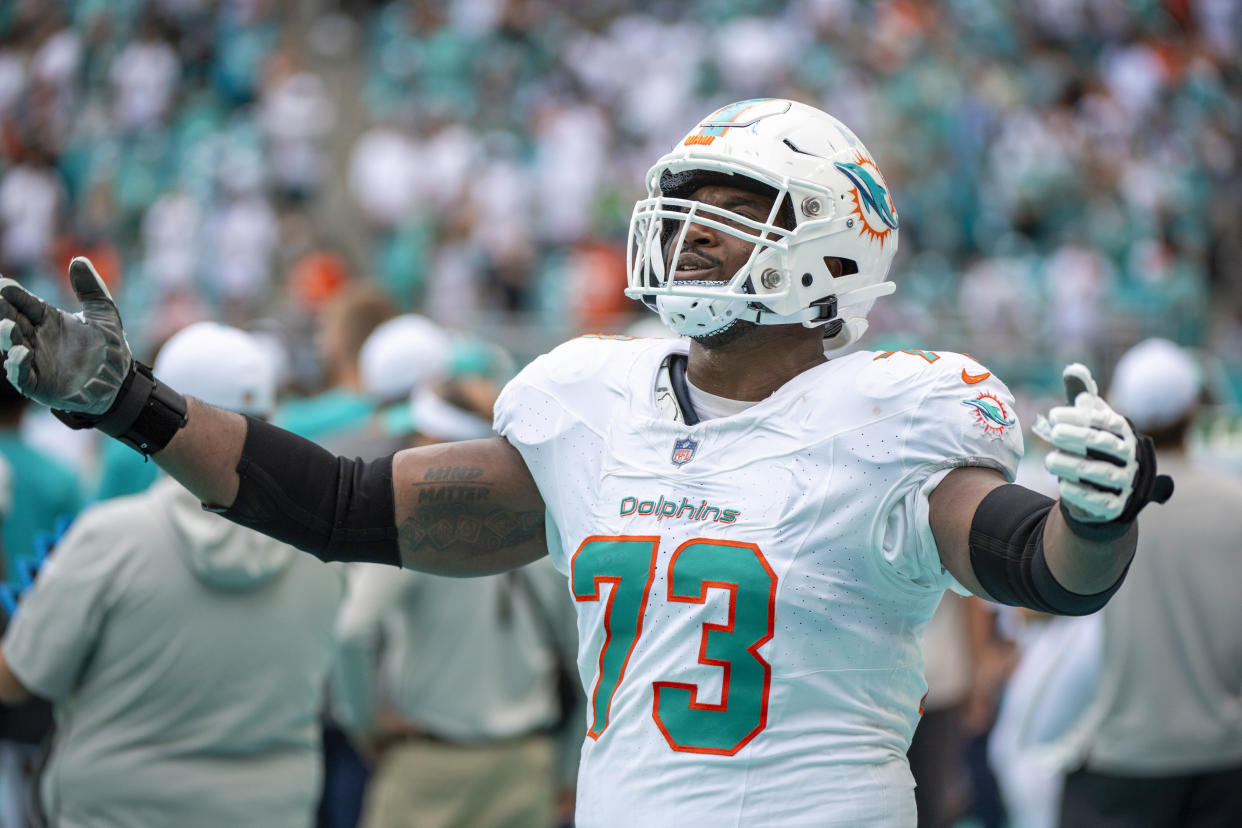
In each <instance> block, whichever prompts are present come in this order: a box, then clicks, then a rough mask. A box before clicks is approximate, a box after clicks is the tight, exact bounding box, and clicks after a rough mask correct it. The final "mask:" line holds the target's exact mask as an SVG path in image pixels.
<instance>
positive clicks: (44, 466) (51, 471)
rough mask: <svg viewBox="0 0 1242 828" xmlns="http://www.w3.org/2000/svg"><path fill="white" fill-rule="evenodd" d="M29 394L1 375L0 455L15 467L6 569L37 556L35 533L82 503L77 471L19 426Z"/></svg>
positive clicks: (59, 523)
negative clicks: (40, 446) (29, 440)
mask: <svg viewBox="0 0 1242 828" xmlns="http://www.w3.org/2000/svg"><path fill="white" fill-rule="evenodd" d="M26 402H27V401H26V398H25V397H23V396H22V395H21V394H19V393H18V392H17V390H16V389H15V388H13V386H12V385H10V384H9V381H8V380H6V379H4V378H3V377H2V376H0V456H2V457H3V458H4V459H5V460H6V461H8V464H9V466H10V467H11V471H12V481H11V482H12V495H13V496H12V504H11V508H10V509H9V513H8V516H7V517H6V518H5V520H4V530H3V532H4V534H3V537H4V572H3V573H2V574H0V580H4V579H7V578H8V577H10V576H11V575H12V574H13V573H14V572H15V571H16V570H15V567H14V565H15V563H16V561H17V559H18V558H19V557H22V556H27V555H33V554H34V552H35V541H36V538H37V537H38V536H39V535H40V534H43V533H47V534H49V535H51V534H53V533H55V532H57V531H59V528H61V527H63V525H64V523H65V521H67V520H71V519H72V518H73V517H74V516H75V515H77V513H78V510H79V509H81V508H82V486H81V482H80V481H79V480H78V476H77V474H76V473H74V472H73V470H71V469H70V468H69V467H67V466H65V465H64V464H63V463H61V462H60V461H59V460H57V459H56V458H54V457H51V456H49V455H47V454H45V453H44V452H42V451H39V450H38V449H36V448H34V447H33V446H31V445H30V444H29V443H27V442H26V441H25V440H23V439H22V436H21V433H20V431H19V427H20V425H21V420H22V414H23V412H24V411H25V408H26Z"/></svg>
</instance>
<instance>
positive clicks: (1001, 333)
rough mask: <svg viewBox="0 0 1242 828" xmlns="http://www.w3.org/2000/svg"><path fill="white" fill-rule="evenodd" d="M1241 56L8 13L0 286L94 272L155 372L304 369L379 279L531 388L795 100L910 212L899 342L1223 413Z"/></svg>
mask: <svg viewBox="0 0 1242 828" xmlns="http://www.w3.org/2000/svg"><path fill="white" fill-rule="evenodd" d="M640 7H641V11H640V10H639V8H640ZM1239 33H1242V3H1239V2H1238V0H1145V2H1123V0H1034V1H1033V2H1022V3H1018V2H1003V3H992V2H980V0H952V1H951V2H921V1H920V0H894V1H892V2H877V3H871V2H866V3H864V2H859V0H794V1H793V2H787V3H786V2H781V3H777V2H770V0H694V1H693V2H680V1H679V2H671V1H659V2H649V3H643V4H633V3H623V2H620V0H584V1H583V2H575V3H558V2H551V1H550V0H470V1H469V2H452V1H451V0H403V2H373V1H371V0H338V2H333V0H318V2H316V1H315V0H305V1H304V2H303V1H302V0H127V2H100V0H15V2H11V3H6V4H4V6H3V7H2V9H0V227H2V228H3V231H2V234H0V271H3V272H4V273H6V274H8V275H12V276H16V277H18V278H21V279H24V280H28V281H30V282H32V283H33V284H32V287H34V288H35V289H36V290H39V289H43V290H47V289H48V288H49V287H55V288H57V289H59V290H61V291H62V295H63V289H64V287H63V277H62V275H61V274H62V273H63V271H64V267H65V263H66V261H67V259H68V257H69V256H70V254H72V253H88V254H91V255H93V256H94V257H95V261H96V262H97V263H98V264H99V265H100V267H101V270H102V271H104V274H105V278H107V279H108V280H109V281H110V283H111V284H112V286H113V288H114V292H115V293H117V295H118V298H119V300H120V303H121V306H122V310H123V312H124V313H125V314H126V316H125V318H126V320H127V325H128V330H129V331H130V334H131V339H132V340H133V341H134V345H135V348H136V350H137V351H138V352H139V353H140V354H142V353H143V352H144V350H146V349H152V348H154V347H155V346H156V345H158V343H159V342H160V341H162V340H163V339H164V338H166V337H167V336H168V335H169V334H170V333H171V332H172V331H174V330H176V329H178V328H179V327H181V326H183V325H184V324H185V323H186V322H188V321H193V320H194V319H198V318H206V317H210V318H216V319H222V320H226V321H229V322H231V323H233V324H239V325H243V326H249V325H251V324H252V323H253V322H254V321H255V320H256V319H260V318H274V319H276V320H278V321H279V322H280V324H281V325H282V326H283V328H284V329H285V330H286V331H288V332H289V335H290V336H291V337H293V338H294V340H295V341H299V340H298V339H297V337H298V336H299V334H301V335H304V334H305V332H306V331H307V330H309V326H308V325H307V324H306V317H308V316H313V315H314V314H315V313H316V311H317V308H318V306H319V305H320V304H321V303H322V302H323V300H324V299H325V298H327V297H330V296H334V295H336V293H337V291H339V290H340V289H341V287H342V286H343V285H344V284H345V283H347V282H349V281H351V280H354V279H358V278H362V277H367V278H373V279H375V280H376V281H378V282H379V283H380V284H381V285H382V286H384V288H385V289H387V290H388V291H389V292H390V293H391V295H393V296H394V297H395V299H396V300H397V301H398V302H399V303H401V305H402V309H403V310H416V311H420V312H424V313H427V314H428V315H430V316H432V317H433V318H436V319H437V320H438V321H440V322H442V323H443V324H446V325H449V326H454V327H464V328H470V327H474V328H476V329H487V330H489V331H492V332H494V334H495V335H496V336H498V337H504V338H506V340H507V341H506V342H505V343H504V344H506V345H509V346H511V347H513V348H515V349H516V351H517V353H518V354H519V356H528V355H533V354H534V353H538V352H540V351H542V350H543V349H544V348H545V347H547V346H548V345H549V344H551V343H552V342H555V341H557V340H559V339H561V338H564V337H565V336H572V335H574V334H576V333H578V332H580V331H581V330H584V329H585V330H595V331H599V330H602V329H607V328H617V329H620V328H622V327H624V326H625V324H627V323H628V321H629V320H630V318H631V317H632V315H633V314H635V313H637V310H636V309H637V305H635V304H634V303H630V302H628V301H627V300H625V299H623V298H622V297H621V296H620V293H619V287H620V286H621V284H622V282H623V279H624V264H623V261H624V238H625V230H626V226H627V220H628V213H629V208H630V205H631V204H632V201H633V199H634V198H635V197H636V196H638V195H639V194H640V190H641V187H642V183H643V173H644V172H645V170H646V169H647V167H648V166H649V165H650V164H651V163H652V162H653V161H654V159H655V158H657V157H658V156H659V155H661V154H662V153H663V152H665V151H666V150H667V149H668V147H670V146H671V145H672V144H673V142H674V141H675V140H676V139H677V138H679V137H680V136H681V135H682V134H684V132H685V131H686V130H687V129H688V128H689V126H690V125H691V122H692V121H693V119H694V118H696V117H697V116H698V115H699V114H700V113H701V112H704V111H709V110H710V109H711V108H713V107H714V106H717V105H720V104H722V103H725V102H728V101H730V100H736V99H741V98H746V97H751V96H765V95H779V96H787V97H793V98H798V99H802V100H806V101H808V102H810V103H813V104H816V105H820V106H823V107H824V108H825V109H827V110H828V111H830V112H832V113H834V114H836V115H837V116H838V117H840V118H841V119H842V120H843V121H845V122H846V123H848V124H850V125H851V126H852V127H853V128H854V130H855V131H856V132H858V133H859V134H860V135H862V136H864V137H865V139H866V141H867V143H868V146H869V147H871V149H872V151H873V152H874V154H875V156H876V158H877V159H878V160H879V161H880V164H881V168H882V169H883V170H884V171H885V173H886V176H887V178H888V180H889V183H890V185H891V187H892V190H893V192H894V194H895V199H896V202H897V205H898V209H899V210H900V212H901V215H902V225H903V233H902V243H901V252H900V254H899V259H898V262H897V264H896V265H895V273H896V279H897V281H898V283H899V284H900V285H901V290H900V291H899V293H898V294H897V296H896V297H895V298H894V299H893V300H888V301H886V302H885V303H881V306H880V307H879V308H877V316H878V318H877V319H876V320H875V323H874V325H873V327H874V328H875V329H876V330H878V331H879V333H880V335H881V336H884V335H885V334H887V335H888V336H889V337H890V338H891V339H892V340H893V341H897V342H909V343H911V344H915V343H917V344H918V345H919V346H926V347H942V348H946V347H951V348H953V349H954V350H970V351H971V353H977V354H978V356H979V357H980V358H981V359H984V360H985V361H987V363H988V364H989V366H990V367H993V368H994V369H996V370H998V371H1000V372H1001V374H1002V375H1003V376H1005V377H1007V378H1008V379H1009V380H1010V383H1011V384H1014V385H1019V386H1021V385H1023V384H1027V383H1031V384H1034V385H1036V386H1041V385H1042V386H1045V387H1046V386H1049V385H1053V384H1055V381H1056V376H1057V373H1058V371H1059V367H1058V366H1059V364H1060V362H1061V361H1062V359H1063V358H1064V357H1066V356H1072V357H1074V358H1077V359H1095V360H1098V361H1099V362H1101V363H1103V364H1105V365H1107V364H1109V363H1110V362H1111V361H1112V360H1115V358H1116V357H1117V356H1118V355H1119V354H1120V352H1121V350H1123V349H1124V348H1125V347H1126V346H1128V345H1129V344H1133V342H1134V341H1137V340H1138V339H1139V338H1140V337H1141V336H1142V335H1162V336H1167V337H1169V338H1171V339H1174V340H1176V341H1178V342H1180V343H1182V344H1185V345H1190V346H1196V347H1200V348H1204V349H1206V350H1209V351H1211V352H1213V353H1216V354H1217V355H1219V356H1220V358H1221V359H1222V361H1223V364H1224V365H1225V366H1232V371H1233V373H1232V374H1231V375H1230V379H1231V380H1232V382H1233V385H1234V386H1235V387H1236V386H1237V384H1238V382H1239V380H1240V379H1242V369H1239V368H1238V367H1237V366H1239V365H1242V280H1239V279H1237V278H1236V276H1237V272H1238V267H1239V265H1238V263H1239V262H1242V249H1240V247H1242V234H1240V233H1239V232H1238V227H1239V226H1242V155H1240V153H1239V147H1240V146H1242V78H1240V76H1239V63H1238V58H1239V52H1240V49H1242V34H1239ZM631 306H633V307H631ZM300 344H303V345H304V344H306V343H305V342H300ZM972 349H973V350H972ZM304 362H305V361H304ZM296 364H299V363H298V362H297V360H295V367H296ZM1227 370H1228V368H1227ZM296 379H297V380H298V381H299V382H300V383H301V384H303V385H308V384H309V385H313V384H314V382H315V378H314V377H313V376H307V377H303V376H299V377H296ZM294 385H297V383H294Z"/></svg>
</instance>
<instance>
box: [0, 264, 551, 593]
mask: <svg viewBox="0 0 1242 828" xmlns="http://www.w3.org/2000/svg"><path fill="white" fill-rule="evenodd" d="M69 276H70V283H71V285H72V286H73V289H74V292H75V293H76V294H77V296H78V298H79V300H80V301H81V302H82V305H83V311H82V313H80V314H68V313H66V312H65V311H63V310H60V309H59V308H55V307H53V306H50V305H48V304H47V303H45V302H43V301H42V300H41V299H39V298H38V297H36V296H34V295H33V294H31V293H29V292H28V291H26V290H25V289H24V288H22V287H21V285H19V284H17V283H16V282H14V281H13V280H11V279H0V350H3V351H7V356H6V358H5V362H4V367H5V372H6V374H7V375H8V378H9V380H10V382H12V383H13V385H14V386H15V387H16V388H17V389H18V390H19V391H21V392H22V393H23V394H25V395H26V396H28V397H30V398H32V399H34V400H35V401H37V402H41V403H43V404H44V405H47V406H49V407H51V408H52V409H53V410H54V411H55V412H56V414H57V416H58V417H60V418H61V419H62V420H64V421H65V422H66V423H68V424H70V425H72V426H73V427H79V428H80V427H96V428H99V429H100V430H102V431H104V432H105V433H107V434H110V435H112V436H114V437H117V438H118V439H120V440H122V441H123V442H125V443H127V444H128V445H130V446H132V447H134V448H136V449H137V450H139V451H141V452H142V453H144V454H147V455H150V456H151V457H152V458H153V459H154V460H155V462H156V463H158V464H159V465H160V467H161V468H163V469H164V470H165V471H167V472H168V473H169V474H170V475H171V476H172V477H173V478H175V479H176V480H178V481H180V482H181V483H182V484H183V485H184V486H185V487H186V488H187V489H189V490H190V491H191V492H193V493H194V494H195V495H196V496H197V497H198V498H199V499H200V500H202V501H203V502H204V503H206V504H208V505H209V506H211V507H214V508H216V509H217V510H219V511H221V512H222V513H223V514H224V515H225V516H226V517H228V518H229V519H230V520H234V521H236V522H238V523H241V524H243V525H246V526H250V527H251V528H254V529H256V530H258V531H260V532H263V533H265V534H268V535H271V536H272V537H275V538H278V539H280V540H284V541H286V542H289V543H292V544H293V545H295V546H298V547H299V548H301V549H304V550H306V551H309V552H311V553H312V554H315V555H317V556H319V557H321V558H324V559H329V560H371V561H382V562H386V563H392V564H402V565H405V566H408V567H411V568H416V569H422V570H426V571H429V572H435V573H438V574H443V575H477V574H487V573H490V572H497V571H502V570H505V569H510V568H513V567H516V566H520V565H522V564H525V563H528V562H530V561H532V560H534V559H535V558H538V557H540V556H541V555H543V554H544V553H545V551H546V550H545V543H544V534H543V533H544V506H543V500H542V498H541V496H540V494H539V491H538V489H537V488H536V486H535V482H534V479H533V478H532V477H531V475H530V472H529V470H528V469H527V468H526V464H525V463H524V462H523V460H522V458H521V456H520V455H519V454H518V452H517V451H516V450H515V449H514V448H513V447H512V446H511V445H509V443H508V442H506V441H505V440H503V439H501V438H492V439H490V440H475V441H469V442H464V443H449V444H443V445H439V446H431V447H427V448H420V449H411V450H408V451H405V452H400V453H398V454H397V455H395V456H394V457H391V458H385V459H383V460H377V461H374V462H371V463H364V462H362V461H360V460H349V459H347V458H341V457H334V456H333V455H331V454H329V453H328V452H326V451H324V449H322V448H321V447H319V446H317V445H315V444H314V443H311V442H309V441H307V440H304V439H302V438H300V437H297V436H295V435H293V434H290V433H289V432H287V431H283V430H281V429H278V428H275V427H274V426H271V425H268V424H267V423H263V422H261V421H258V420H255V419H253V418H246V417H242V416H241V415H238V414H234V413H231V412H228V411H224V410H221V409H218V408H214V407H212V406H209V405H207V404H205V403H202V402H199V401H197V400H193V399H189V400H186V399H185V398H183V397H181V396H180V395H178V394H176V392H175V390H173V389H168V388H167V387H165V386H163V385H162V384H161V383H160V382H159V381H158V379H156V378H154V377H152V376H151V375H150V372H149V370H148V369H146V368H145V366H141V365H139V364H138V363H136V362H134V360H133V359H132V357H131V355H130V351H129V346H128V344H127V343H126V341H125V337H124V334H123V332H122V328H121V321H120V316H119V315H118V313H117V310H116V306H115V304H114V303H113V301H112V297H111V296H110V295H109V294H108V290H107V288H106V287H105V286H104V284H103V281H102V280H101V279H100V278H99V276H98V274H96V273H95V270H94V268H93V267H92V266H91V264H90V262H89V261H87V260H86V259H81V258H78V259H74V260H73V262H72V263H71V264H70V269H69Z"/></svg>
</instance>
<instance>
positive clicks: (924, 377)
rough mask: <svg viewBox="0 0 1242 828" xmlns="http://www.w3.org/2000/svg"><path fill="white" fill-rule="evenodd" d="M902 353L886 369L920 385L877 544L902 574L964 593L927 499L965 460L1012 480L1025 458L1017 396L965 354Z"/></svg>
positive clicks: (928, 585)
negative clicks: (944, 555)
mask: <svg viewBox="0 0 1242 828" xmlns="http://www.w3.org/2000/svg"><path fill="white" fill-rule="evenodd" d="M929 357H934V359H929ZM901 358H902V360H903V362H904V363H905V364H904V365H897V366H895V367H891V366H890V369H889V370H890V371H891V373H893V374H894V375H896V376H895V377H894V378H895V379H898V380H899V381H900V382H902V383H903V384H905V385H906V387H907V388H911V389H914V388H917V389H918V390H917V392H916V394H917V395H918V396H916V400H917V401H916V402H915V404H914V406H913V407H912V409H911V410H910V412H909V420H908V422H907V423H906V424H905V439H904V441H903V450H904V454H905V456H904V462H903V475H902V479H901V484H900V485H899V486H898V487H897V490H896V491H895V492H894V497H893V498H892V499H891V500H890V504H891V508H890V509H889V510H888V511H887V513H886V514H885V515H884V520H883V521H881V522H879V524H878V525H877V531H878V532H879V538H878V539H877V543H876V545H877V547H878V548H879V549H880V550H881V553H882V555H883V557H884V560H885V561H886V563H887V564H888V565H890V567H891V569H892V571H893V572H894V573H896V574H897V575H898V576H899V577H900V578H902V579H903V580H905V581H908V582H911V583H913V584H915V585H916V586H918V587H923V588H930V589H953V590H954V591H955V592H959V593H961V594H963V595H966V594H969V592H968V591H967V590H966V588H965V587H963V586H962V585H961V584H959V583H958V582H957V580H956V579H955V578H953V576H952V575H950V574H949V572H948V571H947V570H946V569H945V568H944V567H943V566H942V565H941V563H940V552H939V549H938V548H937V546H936V541H935V538H934V537H933V536H932V531H931V523H930V508H929V504H928V498H929V496H930V495H931V492H932V491H933V490H934V489H935V488H936V486H937V485H939V483H940V481H941V480H943V479H944V477H945V475H947V474H948V473H949V472H950V471H952V470H953V469H955V468H959V467H962V466H982V467H985V468H991V469H995V470H996V471H998V472H1000V473H1001V474H1002V475H1003V476H1004V477H1005V479H1006V480H1008V481H1010V482H1013V480H1014V479H1015V477H1016V475H1017V470H1018V463H1019V461H1020V460H1021V458H1022V430H1021V427H1020V425H1019V423H1018V417H1017V415H1016V414H1015V413H1014V398H1013V394H1012V393H1011V392H1010V390H1009V388H1008V387H1007V386H1006V385H1005V384H1004V383H1003V382H1001V380H1000V379H999V378H997V377H996V376H994V375H993V374H992V373H991V372H990V371H988V370H987V369H986V368H985V367H983V366H982V365H980V364H979V363H978V362H977V361H975V360H973V359H972V358H970V357H968V356H965V355H962V354H955V353H947V352H938V353H934V354H933V353H930V352H919V355H917V356H910V355H908V354H902V355H901ZM920 362H922V363H923V364H919V363H920ZM902 374H905V376H901V375H902Z"/></svg>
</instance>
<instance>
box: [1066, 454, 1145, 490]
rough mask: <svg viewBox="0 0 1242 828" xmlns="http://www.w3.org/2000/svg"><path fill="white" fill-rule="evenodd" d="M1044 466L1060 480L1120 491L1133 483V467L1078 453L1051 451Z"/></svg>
mask: <svg viewBox="0 0 1242 828" xmlns="http://www.w3.org/2000/svg"><path fill="white" fill-rule="evenodd" d="M1044 468H1046V469H1047V470H1048V471H1049V472H1051V473H1052V474H1053V475H1055V476H1056V477H1058V478H1059V479H1061V480H1072V481H1074V482H1083V483H1088V484H1090V485H1092V486H1096V487H1098V488H1103V489H1111V490H1114V491H1117V492H1122V491H1124V490H1125V489H1126V488H1128V487H1130V486H1131V485H1133V479H1134V468H1133V467H1125V466H1117V465H1114V464H1113V463H1110V462H1108V461H1107V460H1091V459H1088V458H1086V457H1083V456H1082V455H1080V454H1071V453H1069V452H1064V451H1052V452H1049V453H1048V454H1047V456H1046V457H1044Z"/></svg>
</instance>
